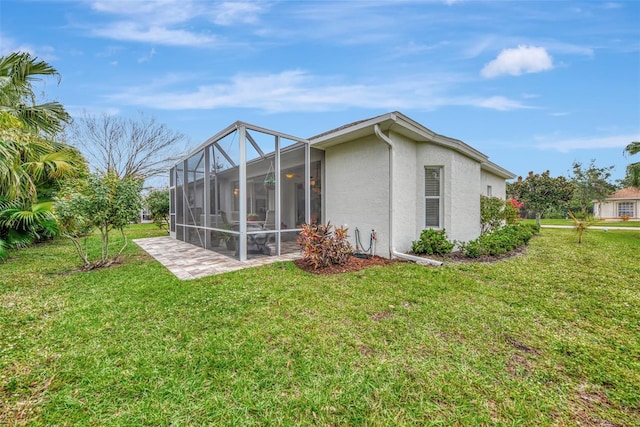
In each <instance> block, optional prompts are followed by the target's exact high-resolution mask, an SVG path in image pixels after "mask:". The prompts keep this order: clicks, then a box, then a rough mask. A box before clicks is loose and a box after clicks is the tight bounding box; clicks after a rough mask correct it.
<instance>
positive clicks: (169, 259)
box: [134, 236, 300, 280]
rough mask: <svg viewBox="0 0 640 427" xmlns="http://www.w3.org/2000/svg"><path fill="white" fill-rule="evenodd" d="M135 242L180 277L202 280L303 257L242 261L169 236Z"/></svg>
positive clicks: (290, 254) (293, 256) (295, 253)
mask: <svg viewBox="0 0 640 427" xmlns="http://www.w3.org/2000/svg"><path fill="white" fill-rule="evenodd" d="M134 242H135V243H136V244H137V245H138V246H140V247H141V248H142V249H143V250H144V251H145V252H147V253H148V254H149V255H151V256H152V257H153V258H155V259H156V260H157V261H158V262H160V263H161V264H162V265H163V266H165V267H166V268H167V269H168V270H169V271H170V272H172V273H173V274H174V275H175V276H176V277H177V278H178V279H180V280H190V279H198V278H200V277H205V276H212V275H215V274H222V273H228V272H230V271H236V270H241V269H243V268H249V267H258V266H261V265H266V264H271V263H274V262H277V261H292V260H294V259H297V258H300V254H299V253H298V252H294V253H289V254H286V255H280V256H261V257H257V258H254V259H249V260H247V261H245V262H240V261H238V260H236V259H233V258H230V257H227V256H224V255H221V254H218V253H216V252H213V251H209V250H206V249H203V248H201V247H199V246H195V245H192V244H189V243H185V242H183V241H180V240H177V239H174V238H172V237H169V236H166V237H150V238H147V239H135V240H134Z"/></svg>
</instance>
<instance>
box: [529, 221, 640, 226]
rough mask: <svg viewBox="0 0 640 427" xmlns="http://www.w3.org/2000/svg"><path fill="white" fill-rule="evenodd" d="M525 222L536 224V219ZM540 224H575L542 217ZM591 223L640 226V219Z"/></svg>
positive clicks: (597, 224)
mask: <svg viewBox="0 0 640 427" xmlns="http://www.w3.org/2000/svg"><path fill="white" fill-rule="evenodd" d="M524 222H525V223H527V222H528V223H531V224H534V223H535V222H536V220H535V219H526V220H524ZM540 224H542V225H570V226H573V221H571V220H570V219H542V220H540ZM591 225H595V226H602V227H640V221H595V222H594V223H593V224H591Z"/></svg>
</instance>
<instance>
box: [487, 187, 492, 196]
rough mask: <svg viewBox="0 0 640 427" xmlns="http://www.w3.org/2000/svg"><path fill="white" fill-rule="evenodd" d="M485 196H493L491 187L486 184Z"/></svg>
mask: <svg viewBox="0 0 640 427" xmlns="http://www.w3.org/2000/svg"><path fill="white" fill-rule="evenodd" d="M487 197H493V188H491V186H490V185H487Z"/></svg>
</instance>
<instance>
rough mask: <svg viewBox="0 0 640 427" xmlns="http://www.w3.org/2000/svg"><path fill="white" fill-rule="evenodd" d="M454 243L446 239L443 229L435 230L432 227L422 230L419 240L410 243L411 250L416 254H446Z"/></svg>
mask: <svg viewBox="0 0 640 427" xmlns="http://www.w3.org/2000/svg"><path fill="white" fill-rule="evenodd" d="M454 246H455V243H453V242H450V241H449V240H447V233H446V231H445V230H444V229H442V230H440V231H436V230H434V229H433V228H429V229H426V230H422V232H421V233H420V240H416V241H414V242H412V243H411V250H413V253H414V254H418V255H423V254H426V255H446V254H448V253H451V251H452V250H453V247H454Z"/></svg>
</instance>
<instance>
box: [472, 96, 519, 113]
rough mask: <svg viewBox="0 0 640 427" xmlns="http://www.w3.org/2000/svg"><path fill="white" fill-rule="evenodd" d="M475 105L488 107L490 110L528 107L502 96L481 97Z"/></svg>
mask: <svg viewBox="0 0 640 427" xmlns="http://www.w3.org/2000/svg"><path fill="white" fill-rule="evenodd" d="M476 106H477V107H483V108H489V109H491V110H499V111H508V110H517V109H521V108H529V107H526V106H524V105H523V104H522V103H520V102H518V101H514V100H512V99H508V98H505V97H504V96H492V97H490V98H482V99H480V100H478V101H477V103H476Z"/></svg>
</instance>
